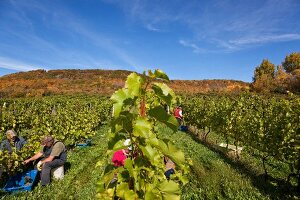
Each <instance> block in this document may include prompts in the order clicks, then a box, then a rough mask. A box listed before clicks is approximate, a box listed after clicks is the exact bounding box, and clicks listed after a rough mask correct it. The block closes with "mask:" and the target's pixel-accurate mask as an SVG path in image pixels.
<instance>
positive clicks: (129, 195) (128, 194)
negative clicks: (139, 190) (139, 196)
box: [116, 182, 136, 200]
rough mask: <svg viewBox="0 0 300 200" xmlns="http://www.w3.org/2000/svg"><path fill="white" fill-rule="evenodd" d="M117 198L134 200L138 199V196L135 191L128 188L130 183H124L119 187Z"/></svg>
mask: <svg viewBox="0 0 300 200" xmlns="http://www.w3.org/2000/svg"><path fill="white" fill-rule="evenodd" d="M116 192H117V196H118V197H120V198H122V199H125V200H132V199H136V194H135V192H134V191H133V190H130V189H129V187H128V183H126V182H123V183H120V184H119V185H118V186H117V191H116Z"/></svg>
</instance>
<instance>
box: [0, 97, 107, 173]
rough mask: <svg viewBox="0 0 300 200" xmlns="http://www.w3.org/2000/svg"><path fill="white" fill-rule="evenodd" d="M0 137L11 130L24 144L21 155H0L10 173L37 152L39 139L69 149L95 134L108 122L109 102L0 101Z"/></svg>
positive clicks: (84, 99) (89, 99) (59, 99)
mask: <svg viewBox="0 0 300 200" xmlns="http://www.w3.org/2000/svg"><path fill="white" fill-rule="evenodd" d="M0 106H1V110H0V132H1V133H0V135H1V138H0V139H1V140H2V139H4V138H5V132H6V131H7V130H9V129H14V130H15V131H16V132H17V133H18V134H19V135H20V136H22V137H24V138H25V139H26V140H27V144H26V145H25V147H24V148H22V150H21V151H20V152H16V151H14V152H13V153H12V154H8V152H5V151H3V152H0V153H1V156H0V164H2V165H4V166H5V167H4V168H6V169H10V172H16V171H17V170H18V169H21V168H20V167H21V166H22V161H23V160H24V159H26V158H28V157H29V156H31V155H33V153H34V152H36V151H37V150H38V149H39V148H40V139H41V137H43V136H45V135H52V136H54V137H55V138H56V139H58V140H60V141H63V142H64V143H65V144H66V145H67V146H72V145H74V144H75V143H76V142H80V141H81V140H84V139H86V138H89V137H91V136H93V135H94V134H95V130H96V129H97V128H98V126H99V125H101V124H102V123H105V122H107V121H109V120H110V117H111V114H110V113H111V107H112V104H111V101H109V99H108V98H105V97H103V98H102V97H101V98H99V97H86V96H80V97H66V96H60V97H45V98H26V99H1V100H0Z"/></svg>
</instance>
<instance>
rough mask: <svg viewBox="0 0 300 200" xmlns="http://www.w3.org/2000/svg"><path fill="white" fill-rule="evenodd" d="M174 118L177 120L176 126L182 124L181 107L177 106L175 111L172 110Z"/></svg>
mask: <svg viewBox="0 0 300 200" xmlns="http://www.w3.org/2000/svg"><path fill="white" fill-rule="evenodd" d="M174 117H175V118H176V119H177V121H178V124H179V125H181V124H182V120H183V116H182V107H181V105H180V106H177V107H176V109H175V110H174Z"/></svg>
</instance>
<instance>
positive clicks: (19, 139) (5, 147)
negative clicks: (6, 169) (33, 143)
mask: <svg viewBox="0 0 300 200" xmlns="http://www.w3.org/2000/svg"><path fill="white" fill-rule="evenodd" d="M26 143H27V142H26V140H25V139H24V138H23V137H17V138H16V140H15V141H14V146H11V143H10V142H9V140H8V139H6V140H4V141H3V142H2V143H1V145H0V150H2V151H4V150H6V151H8V152H9V153H12V151H13V149H12V148H13V147H15V148H16V150H17V151H20V150H21V148H22V147H23V146H24V144H26Z"/></svg>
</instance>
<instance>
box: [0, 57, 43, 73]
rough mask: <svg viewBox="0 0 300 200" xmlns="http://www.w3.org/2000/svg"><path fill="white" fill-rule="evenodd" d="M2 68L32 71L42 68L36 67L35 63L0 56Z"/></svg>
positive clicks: (0, 66)
mask: <svg viewBox="0 0 300 200" xmlns="http://www.w3.org/2000/svg"><path fill="white" fill-rule="evenodd" d="M0 68H4V69H10V70H17V71H30V70H37V69H40V68H38V67H35V66H34V65H31V64H28V63H23V62H20V61H17V60H12V59H9V58H4V57H0Z"/></svg>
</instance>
